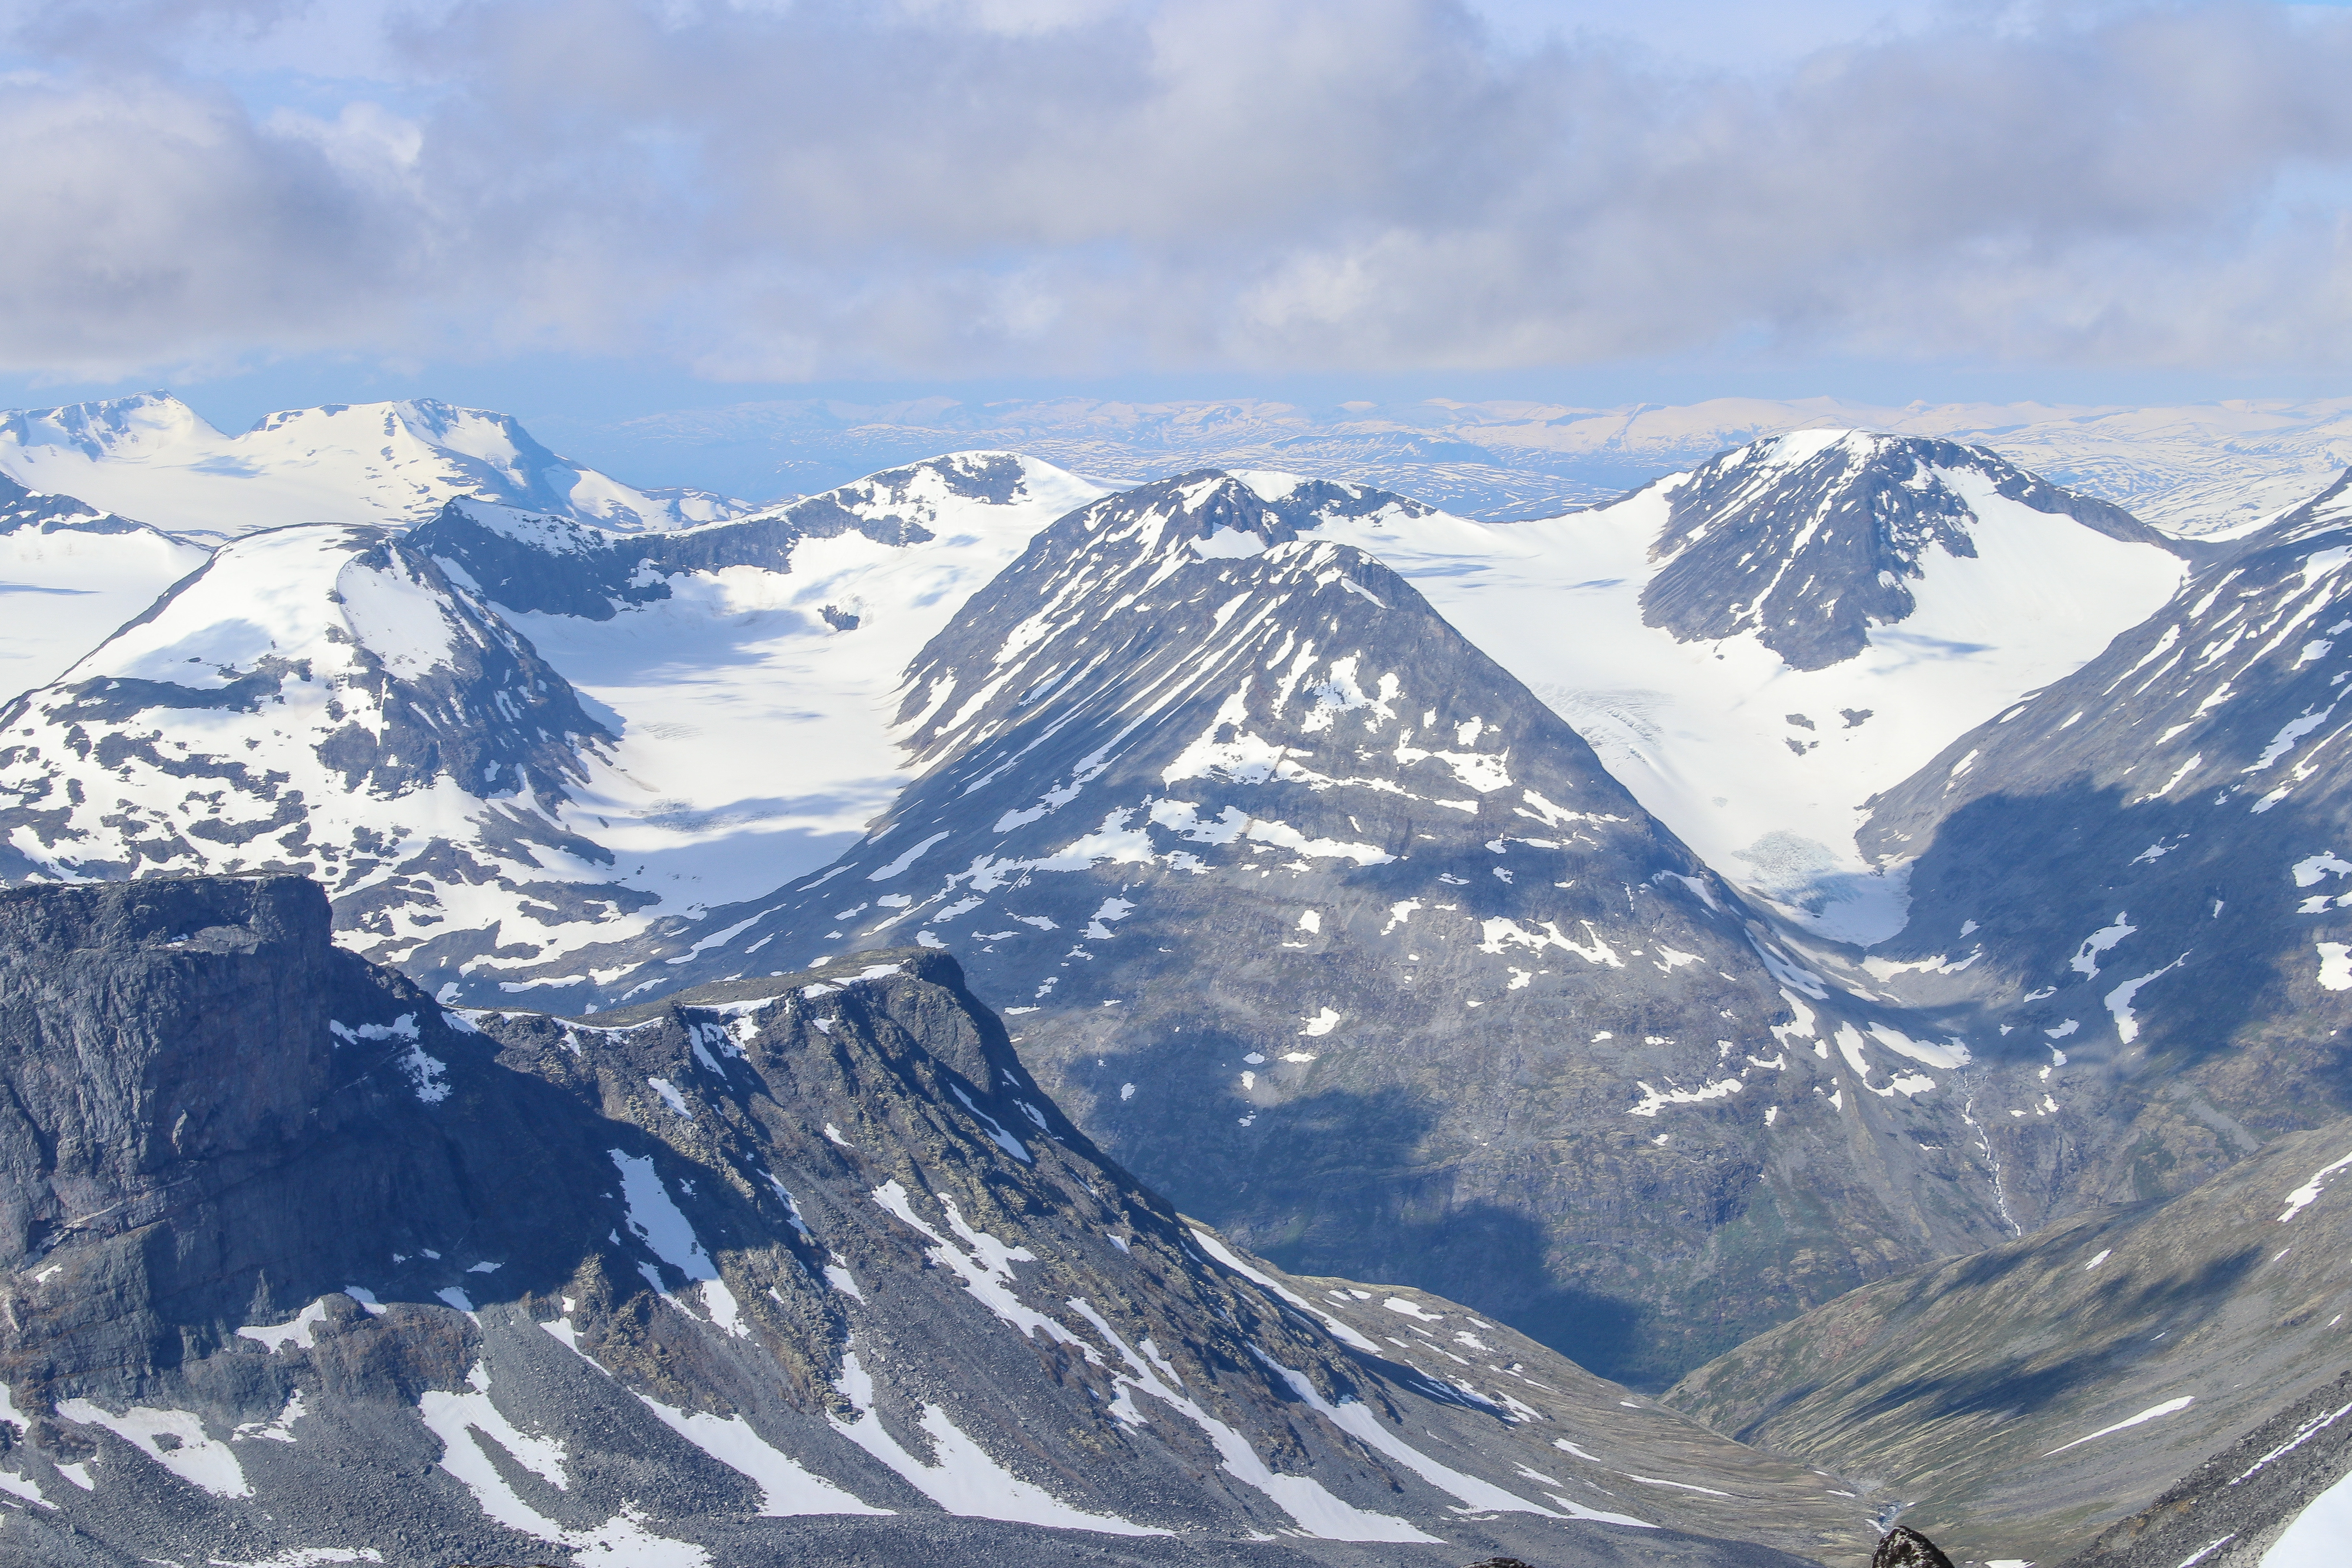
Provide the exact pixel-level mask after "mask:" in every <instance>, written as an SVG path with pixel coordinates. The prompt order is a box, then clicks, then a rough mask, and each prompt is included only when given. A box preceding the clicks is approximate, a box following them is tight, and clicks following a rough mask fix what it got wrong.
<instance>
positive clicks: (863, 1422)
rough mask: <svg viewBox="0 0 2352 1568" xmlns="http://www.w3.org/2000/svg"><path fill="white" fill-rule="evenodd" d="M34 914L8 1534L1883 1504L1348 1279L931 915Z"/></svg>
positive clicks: (686, 1552) (1640, 1526)
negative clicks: (768, 959) (1238, 1216)
mask: <svg viewBox="0 0 2352 1568" xmlns="http://www.w3.org/2000/svg"><path fill="white" fill-rule="evenodd" d="M0 924H5V927H6V930H7V935H8V939H9V940H8V942H7V943H6V944H5V952H0V1016H5V1019H6V1027H5V1030H0V1039H5V1042H6V1049H5V1059H0V1068H5V1073H6V1077H7V1088H8V1090H9V1094H8V1106H9V1110H8V1112H7V1114H6V1116H5V1117H4V1118H0V1166H5V1168H6V1171H7V1179H6V1182H5V1190H0V1254H5V1256H0V1302H5V1309H6V1310H5V1322H6V1324H7V1325H8V1327H7V1329H6V1331H5V1334H0V1384H5V1390H6V1394H5V1409H0V1422H5V1426H0V1431H5V1433H6V1435H7V1436H8V1439H9V1440H8V1444H7V1447H6V1448H5V1451H0V1541H5V1542H7V1543H8V1544H7V1546H6V1552H7V1555H8V1556H9V1558H10V1560H11V1561H12V1562H22V1563H30V1564H41V1565H45V1568H46V1565H47V1564H52V1563H55V1564H68V1563H69V1564H75V1565H77V1568H79V1565H83V1564H92V1563H105V1564H110V1565H111V1564H128V1563H131V1562H132V1561H134V1560H146V1561H162V1562H172V1563H184V1564H193V1563H224V1562H225V1563H259V1562H262V1561H269V1562H297V1561H299V1562H306V1563H329V1562H361V1561H366V1562H375V1561H385V1562H399V1563H420V1564H434V1565H436V1568H437V1565H442V1564H451V1563H469V1562H482V1561H490V1562H523V1561H547V1560H549V1559H551V1558H558V1559H562V1560H568V1561H572V1562H575V1563H583V1564H593V1563H604V1564H612V1565H615V1568H617V1565H621V1564H633V1565H638V1568H645V1565H653V1564H659V1565H665V1568H668V1565H678V1568H698V1565H703V1564H709V1563H715V1562H720V1561H724V1562H728V1563H750V1564H764V1563H818V1562H835V1561H840V1560H842V1555H843V1554H844V1553H850V1554H855V1553H856V1552H877V1551H878V1552H884V1553H899V1552H918V1551H919V1552H931V1553H936V1552H950V1553H977V1554H979V1555H982V1556H989V1555H997V1554H1004V1553H1010V1554H1013V1555H1015V1556H1017V1557H1018V1558H1019V1559H1020V1560H1022V1561H1028V1562H1035V1563H1046V1564H1058V1563H1072V1564H1076V1563H1081V1562H1085V1563H1102V1562H1119V1563H1156V1562H1168V1561H1174V1560H1176V1559H1177V1558H1178V1557H1179V1556H1181V1557H1182V1559H1183V1560H1185V1561H1217V1562H1225V1563H1235V1564H1244V1563H1246V1564H1253V1565H1256V1564H1265V1565H1267V1568H1272V1565H1275V1564H1284V1563H1310V1562H1312V1563H1366V1564H1370V1563H1393V1564H1399V1565H1405V1564H1413V1565H1420V1564H1429V1565H1432V1568H1434V1565H1435V1564H1438V1563H1454V1562H1456V1561H1457V1560H1460V1559H1462V1558H1464V1557H1466V1556H1469V1555H1475V1554H1477V1553H1480V1552H1496V1551H1509V1552H1516V1553H1520V1554H1528V1555H1535V1556H1539V1557H1541V1558H1542V1559H1543V1560H1545V1561H1553V1562H1570V1563H1596V1564H1597V1563H1620V1562H1623V1563H1633V1562H1643V1563H1656V1562H1690V1563H1725V1564H1731V1563H1739V1564H1754V1565H1757V1568H1766V1565H1769V1564H1773V1563H1796V1562H1798V1561H1801V1559H1800V1558H1797V1557H1792V1556H1790V1555H1787V1554H1785V1553H1784V1552H1779V1551H1775V1550H1773V1549H1771V1548H1769V1547H1765V1546H1759V1545H1752V1544H1750V1545H1742V1544H1738V1543H1730V1542H1717V1541H1710V1540H1707V1539H1706V1538H1704V1537H1702V1536H1698V1535H1694V1534H1690V1533H1682V1532H1677V1531H1675V1530H1673V1529H1670V1528H1667V1526H1668V1524H1669V1522H1670V1521H1683V1522H1685V1530H1687V1528H1688V1524H1689V1523H1690V1522H1696V1521H1723V1520H1728V1519H1730V1518H1732V1517H1733V1515H1734V1513H1735V1512H1737V1513H1738V1515H1739V1516H1740V1518H1741V1522H1742V1526H1743V1532H1744V1533H1745V1534H1747V1535H1748V1537H1749V1538H1750V1539H1756V1538H1764V1539H1777V1540H1780V1541H1785V1542H1790V1543H1794V1544H1798V1545H1799V1546H1800V1547H1801V1550H1802V1551H1804V1552H1806V1554H1807V1555H1809V1556H1811V1555H1819V1554H1821V1553H1822V1552H1827V1553H1828V1554H1829V1555H1832V1556H1833V1557H1840V1558H1843V1559H1849V1560H1854V1561H1858V1557H1856V1552H1858V1551H1859V1550H1860V1549H1863V1548H1866V1546H1867V1544H1868V1542H1869V1539H1870V1531H1868V1529H1867V1527H1866V1525H1865V1524H1864V1523H1863V1521H1861V1518H1860V1515H1859V1512H1858V1510H1855V1509H1854V1508H1853V1506H1852V1505H1851V1504H1850V1503H1843V1502H1841V1501H1840V1500H1838V1499H1837V1498H1835V1497H1834V1496H1832V1492H1833V1491H1834V1490H1835V1487H1834V1484H1833V1482H1832V1483H1830V1484H1826V1485H1825V1483H1824V1481H1823V1479H1822V1478H1821V1477H1820V1476H1818V1475H1817V1474H1816V1473H1814V1472H1812V1471H1811V1470H1809V1469H1807V1468H1805V1467H1802V1466H1798V1465H1792V1464H1790V1463H1788V1462H1786V1461H1778V1460H1773V1459H1770V1458H1767V1457H1765V1456H1761V1455H1756V1454H1754V1453H1752V1452H1751V1451H1749V1450H1745V1449H1742V1448H1740V1447H1738V1446H1737V1445H1733V1444H1729V1443H1727V1442H1725V1441H1723V1440H1721V1439H1719V1438H1716V1437H1714V1436H1712V1435H1711V1434H1708V1433H1706V1432H1705V1431H1704V1429H1702V1428H1699V1427H1697V1426H1694V1425H1692V1424H1689V1423H1687V1422H1685V1421H1682V1420H1681V1419H1680V1418H1678V1417H1675V1416H1673V1415H1671V1414H1670V1413H1667V1412H1664V1411H1661V1410H1658V1409H1656V1408H1655V1407H1654V1406H1649V1405H1644V1404H1643V1403H1641V1402H1630V1403H1631V1404H1632V1406H1633V1407H1632V1408H1631V1409H1629V1410H1620V1409H1619V1408H1618V1407H1617V1405H1616V1404H1615V1403H1614V1402H1613V1401H1612V1395H1616V1396H1622V1390H1617V1389H1613V1388H1612V1386H1611V1385H1608V1384H1601V1383H1600V1382H1599V1381H1598V1380H1595V1379H1592V1378H1591V1377H1590V1376H1589V1375H1587V1374H1584V1373H1580V1372H1578V1371H1577V1370H1576V1369H1574V1368H1573V1367H1570V1366H1568V1365H1566V1363H1559V1362H1558V1361H1557V1360H1556V1359H1552V1358H1548V1357H1546V1356H1545V1355H1544V1353H1543V1352H1540V1351H1539V1350H1538V1349H1536V1348H1535V1347H1532V1346H1530V1345H1528V1344H1526V1343H1525V1342H1522V1341H1518V1340H1517V1339H1515V1338H1513V1337H1511V1336H1508V1335H1507V1334H1505V1333H1502V1332H1501V1331H1496V1330H1494V1329H1493V1328H1492V1327H1491V1326H1490V1325H1486V1324H1484V1323H1481V1322H1478V1321H1476V1320H1475V1318H1472V1317H1470V1316H1469V1315H1467V1314H1464V1313H1462V1312H1461V1310H1460V1309H1458V1308H1454V1307H1453V1306H1452V1305H1451V1304H1450V1303H1446V1302H1443V1301H1436V1300H1431V1299H1429V1298H1426V1297H1423V1296H1419V1295H1414V1296H1410V1297H1406V1296H1392V1297H1391V1298H1390V1299H1389V1300H1387V1301H1386V1302H1384V1303H1382V1304H1381V1306H1380V1308H1379V1309H1378V1310H1380V1311H1381V1316H1383V1317H1386V1318H1390V1319H1391V1320H1392V1321H1395V1322H1397V1323H1398V1324H1399V1325H1401V1326H1402V1325H1403V1324H1404V1323H1405V1322H1406V1320H1408V1319H1410V1320H1411V1327H1412V1329H1413V1330H1415V1331H1423V1333H1422V1338H1421V1340H1420V1341H1419V1342H1422V1343H1424V1344H1434V1343H1436V1342H1437V1341H1436V1340H1435V1339H1434V1337H1433V1336H1430V1335H1428V1334H1427V1333H1426V1332H1425V1326H1426V1325H1433V1324H1434V1325H1442V1326H1443V1327H1444V1328H1445V1329H1447V1330H1449V1331H1451V1333H1450V1336H1449V1338H1448V1339H1447V1340H1446V1341H1445V1342H1446V1343H1449V1344H1451V1345H1452V1346H1453V1347H1454V1349H1456V1350H1472V1351H1474V1352H1475V1358H1476V1359H1475V1360H1472V1359H1470V1358H1466V1357H1454V1356H1449V1357H1447V1358H1445V1359H1444V1360H1440V1358H1439V1356H1438V1355H1437V1354H1436V1353H1435V1352H1434V1351H1433V1350H1430V1349H1423V1350H1419V1351H1412V1350H1408V1351H1407V1352H1406V1359H1405V1360H1399V1359H1391V1357H1390V1355H1388V1354H1387V1353H1385V1352H1384V1350H1383V1349H1382V1348H1381V1347H1379V1346H1378V1345H1376V1343H1375V1342H1373V1341H1371V1340H1370V1338H1369V1337H1368V1336H1366V1335H1365V1334H1363V1333H1361V1332H1360V1331H1356V1330H1354V1329H1352V1328H1351V1327H1349V1324H1348V1323H1347V1322H1346V1321H1342V1320H1341V1319H1340V1318H1339V1315H1338V1313H1336V1312H1334V1311H1332V1310H1329V1309H1328V1308H1327V1309H1321V1310H1318V1308H1317V1307H1316V1306H1315V1305H1314V1304H1313V1302H1312V1301H1311V1300H1309V1299H1308V1298H1307V1297H1306V1296H1305V1295H1304V1294H1303V1291H1302V1289H1301V1288H1302V1287H1305V1288H1315V1289H1320V1290H1321V1291H1322V1292H1323V1293H1324V1294H1325V1295H1327V1296H1328V1295H1330V1294H1333V1293H1338V1294H1341V1295H1344V1296H1346V1297H1347V1298H1348V1299H1349V1300H1350V1301H1352V1302H1356V1303H1359V1304H1360V1303H1363V1302H1369V1301H1372V1300H1374V1299H1375V1293H1374V1292H1372V1291H1369V1290H1365V1289H1363V1288H1361V1287H1349V1285H1348V1284H1347V1282H1344V1281H1315V1282H1307V1281H1291V1282H1287V1283H1286V1282H1285V1281H1283V1280H1281V1279H1277V1278H1276V1277H1273V1276H1269V1275H1265V1274H1264V1273H1263V1272H1262V1271H1261V1270H1258V1269H1256V1268H1255V1267H1254V1266H1252V1265H1251V1264H1250V1263H1248V1262H1247V1261H1246V1260H1245V1259H1244V1258H1240V1257H1238V1256H1235V1255H1234V1254H1232V1253H1230V1252H1229V1251H1228V1249H1226V1247H1224V1246H1223V1243H1222V1242H1220V1241H1219V1240H1218V1239H1217V1238H1216V1237H1214V1236H1213V1234H1211V1233H1208V1232H1206V1231H1203V1230H1201V1229H1199V1228H1197V1227H1196V1226H1192V1225H1188V1224H1186V1223H1185V1222H1183V1221H1182V1220H1181V1219H1180V1217H1179V1216H1178V1215H1176V1213H1175V1212H1174V1211H1173V1210H1172V1209H1171V1208H1169V1207H1168V1206H1167V1205H1165V1204H1164V1203H1163V1202H1161V1201H1160V1200H1159V1199H1158V1198H1157V1197H1156V1196H1154V1195H1153V1194H1150V1193H1149V1192H1148V1191H1147V1190H1145V1189H1142V1188H1140V1187H1139V1186H1138V1185H1136V1184H1134V1183H1133V1181H1132V1180H1131V1179H1130V1178H1129V1177H1128V1176H1127V1175H1126V1174H1125V1173H1123V1172H1122V1171H1121V1170H1119V1168H1118V1167H1117V1166H1116V1165H1113V1164H1110V1163H1108V1162H1106V1161H1105V1160H1103V1159H1102V1158H1101V1156H1100V1155H1099V1154H1097V1152H1095V1151H1094V1150H1093V1148H1092V1146H1091V1145H1090V1144H1089V1143H1088V1142H1087V1140H1086V1138H1085V1136H1084V1135H1083V1134H1082V1133H1080V1132H1079V1131H1077V1130H1076V1128H1075V1127H1074V1126H1072V1125H1071V1124H1070V1123H1069V1122H1068V1121H1066V1120H1064V1119H1063V1118H1062V1117H1061V1115H1060V1113H1059V1112H1058V1110H1056V1109H1055V1106H1054V1105H1053V1102H1052V1101H1051V1100H1050V1099H1048V1098H1046V1097H1045V1096H1044V1095H1042V1094H1041V1093H1039V1092H1038V1090H1037V1089H1036V1088H1035V1086H1034V1084H1033V1083H1031V1082H1030V1081H1029V1080H1028V1079H1027V1077H1026V1074H1025V1071H1024V1068H1023V1067H1022V1065H1021V1062H1020V1060H1019V1058H1018V1057H1017V1056H1016V1055H1015V1054H1014V1052H1013V1049H1012V1047H1011V1045H1010V1043H1009V1042H1008V1041H1007V1039H1006V1037H1005V1036H1004V1033H1003V1028H1002V1026H1000V1025H999V1024H998V1023H997V1022H996V1020H995V1019H994V1018H993V1017H992V1016H991V1015H989V1014H988V1013H987V1012H986V1011H985V1010H984V1009H982V1008H979V1007H978V1006H977V1005H975V1004H974V1003H973V1002H972V1001H971V998H970V996H969V995H968V994H966V993H965V992H964V991H963V990H962V988H961V984H960V982H959V978H958V975H957V973H956V971H955V968H954V965H953V964H952V963H950V962H949V961H947V960H945V959H942V958H940V957H938V956H936V955H932V954H929V953H925V952H919V951H916V952H899V953H897V954H893V955H874V956H873V958H872V959H871V960H870V961H869V960H860V961H858V962H857V963H848V964H843V965H838V966H835V967H833V968H830V969H828V970H825V971H822V972H818V973H803V974H799V975H793V976H789V977H785V983H783V984H774V983H771V984H766V985H764V986H757V987H754V986H746V985H737V986H733V987H729V988H722V989H720V990H719V991H716V992H704V993H701V994H696V995H692V996H688V997H685V998H681V999H678V1000H677V1001H673V1002H670V1003H665V1004H662V1005H656V1006H653V1007H647V1008H642V1009H638V1010H637V1011H636V1012H635V1013H634V1014H632V1015H627V1016H613V1017H607V1018H602V1019H598V1020H593V1021H578V1020H566V1019H561V1018H555V1017H551V1016H544V1015H534V1014H517V1013H470V1014H469V1013H453V1012H448V1011H446V1010H445V1009H442V1008H440V1007H438V1006H436V1005H434V1004H433V1003H432V1002H431V1001H430V999H429V998H427V997H425V995H424V994H422V993H420V992H418V991H417V990H416V989H415V987H414V986H413V985H411V984H408V983H407V982H405V981H404V980H402V979H400V978H399V977H398V976H397V975H395V974H394V973H391V972H389V971H386V970H383V969H381V968H378V967H375V966H373V965H370V964H368V963H365V962H364V961H363V960H361V959H359V958H357V957H356V956H354V955H352V954H348V953H344V952H340V951H338V950H336V949H334V948H333V947H331V945H330V943H329V940H328V938H329V912H328V906H327V901H326V899H325V897H324V895H323V893H322V892H321V891H320V889H318V888H316V887H315V886H314V885H312V884H310V883H307V882H303V881H300V880H298V879H283V878H280V879H203V878H199V879H150V880H146V881H141V882H135V883H119V882H118V883H107V884H100V885H95V886H90V887H83V888H54V889H16V890H12V891H9V892H6V893H0ZM526 1151H527V1153H526ZM1350 1311H1351V1314H1352V1315H1353V1316H1355V1317H1356V1318H1358V1319H1359V1320H1361V1319H1362V1317H1363V1312H1362V1311H1361V1310H1357V1309H1352V1308H1351V1309H1350ZM1457 1323H1458V1324H1459V1325H1460V1327H1459V1328H1458V1329H1456V1328H1455V1325H1456V1324H1457ZM1482 1331H1483V1332H1484V1333H1486V1334H1491V1335H1493V1336H1494V1337H1493V1338H1492V1339H1487V1340H1485V1341H1484V1342H1480V1341H1481V1333H1482ZM1474 1342H1475V1343H1474ZM1504 1358H1508V1360H1509V1362H1510V1364H1509V1365H1508V1366H1506V1365H1504V1364H1503V1359H1504ZM1412 1359H1418V1360H1422V1361H1425V1362H1428V1363H1435V1365H1436V1366H1439V1367H1443V1368H1444V1371H1443V1372H1441V1373H1436V1374H1435V1375H1433V1374H1432V1373H1428V1372H1423V1371H1419V1370H1416V1369H1415V1367H1413V1366H1412V1365H1411V1364H1407V1361H1408V1360H1412ZM1556 1435H1557V1436H1556ZM1596 1452H1597V1454H1598V1456H1599V1457H1598V1458H1591V1457H1588V1458H1579V1457H1578V1456H1579V1454H1582V1455H1585V1456H1593V1455H1595V1454H1596ZM1629 1461H1630V1462H1629ZM1627 1471H1631V1472H1633V1475H1632V1476H1629V1475H1628V1474H1626V1473H1624V1472H1627ZM1643 1475H1646V1476H1647V1477H1649V1478H1650V1479H1646V1480H1643V1479H1638V1478H1639V1477H1640V1476H1643ZM1735 1488H1736V1489H1737V1491H1736V1492H1735V1491H1734V1489H1735ZM1636 1491H1638V1493H1639V1498H1638V1504H1639V1517H1638V1518H1637V1515H1636V1513H1635V1512H1634V1511H1633V1510H1634V1507H1635V1506H1636V1505H1635V1503H1634V1501H1633V1498H1632V1496H1631V1494H1633V1493H1634V1492H1636ZM1733 1497H1738V1498H1739V1499H1740V1500H1741V1502H1740V1504H1739V1506H1738V1509H1737V1510H1735V1509H1733V1508H1732V1507H1730V1506H1727V1504H1726V1503H1725V1501H1724V1500H1726V1499H1729V1498H1733ZM1612 1505H1613V1506H1612Z"/></svg>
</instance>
